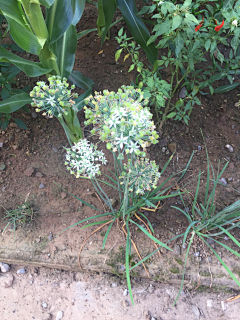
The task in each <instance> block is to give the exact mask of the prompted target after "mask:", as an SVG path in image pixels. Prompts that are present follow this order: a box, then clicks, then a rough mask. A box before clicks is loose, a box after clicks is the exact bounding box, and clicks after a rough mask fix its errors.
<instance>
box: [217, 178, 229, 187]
mask: <svg viewBox="0 0 240 320" xmlns="http://www.w3.org/2000/svg"><path fill="white" fill-rule="evenodd" d="M219 183H221V184H224V185H225V186H227V181H226V179H225V178H221V179H219Z"/></svg>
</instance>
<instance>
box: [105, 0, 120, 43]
mask: <svg viewBox="0 0 240 320" xmlns="http://www.w3.org/2000/svg"><path fill="white" fill-rule="evenodd" d="M102 8H103V13H104V18H105V29H104V31H103V34H102V41H101V45H102V44H103V41H104V39H105V37H106V34H107V32H108V29H109V27H110V25H111V23H112V20H113V16H114V14H115V11H116V8H117V3H116V0H102Z"/></svg>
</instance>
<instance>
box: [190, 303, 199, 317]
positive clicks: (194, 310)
mask: <svg viewBox="0 0 240 320" xmlns="http://www.w3.org/2000/svg"><path fill="white" fill-rule="evenodd" d="M192 312H193V313H194V314H195V316H196V318H197V319H199V317H200V311H199V309H198V307H196V306H192Z"/></svg>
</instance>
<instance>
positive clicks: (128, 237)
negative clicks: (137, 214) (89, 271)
mask: <svg viewBox="0 0 240 320" xmlns="http://www.w3.org/2000/svg"><path fill="white" fill-rule="evenodd" d="M126 228H127V243H126V257H125V261H126V277H127V285H128V290H129V295H130V298H131V301H132V304H133V305H134V301H133V294H132V286H131V279H130V271H129V256H130V254H131V250H129V248H130V247H131V239H130V231H129V226H128V221H126Z"/></svg>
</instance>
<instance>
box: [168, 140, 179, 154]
mask: <svg viewBox="0 0 240 320" xmlns="http://www.w3.org/2000/svg"><path fill="white" fill-rule="evenodd" d="M167 147H168V149H169V150H170V151H171V152H172V153H174V152H175V151H176V148H177V144H176V142H172V143H169V144H168V146H167Z"/></svg>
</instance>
